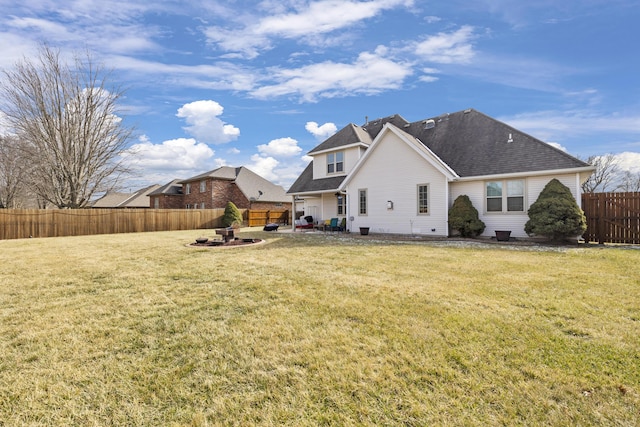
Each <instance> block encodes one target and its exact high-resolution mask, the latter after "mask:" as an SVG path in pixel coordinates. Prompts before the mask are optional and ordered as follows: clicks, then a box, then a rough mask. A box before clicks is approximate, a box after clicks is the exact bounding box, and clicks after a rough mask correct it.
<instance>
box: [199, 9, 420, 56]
mask: <svg viewBox="0 0 640 427" xmlns="http://www.w3.org/2000/svg"><path fill="white" fill-rule="evenodd" d="M412 5H413V0H370V1H366V2H362V1H348V0H320V1H314V2H308V3H307V2H295V3H293V4H292V6H293V7H294V8H293V9H286V8H285V7H284V5H282V3H281V4H279V5H278V6H277V7H275V8H274V10H272V14H271V15H268V16H265V17H263V18H259V19H257V20H256V21H255V22H252V21H250V20H247V19H246V17H243V19H244V22H243V23H238V24H239V25H242V24H244V23H246V22H251V23H250V24H249V25H244V26H242V27H240V29H231V30H230V29H226V28H222V27H217V26H214V27H209V28H207V29H206V30H205V35H206V36H207V38H208V41H209V43H211V44H214V45H216V46H218V47H219V48H220V49H222V50H225V51H231V52H238V53H241V54H242V55H243V56H245V57H247V58H255V57H256V56H257V55H259V54H260V51H264V50H269V49H271V47H272V43H271V38H284V39H296V40H300V39H303V40H307V41H308V40H309V39H314V40H315V41H314V43H313V44H322V42H318V38H319V36H321V35H324V34H327V33H331V32H335V31H336V30H340V29H349V30H352V29H353V28H354V27H355V26H356V25H357V24H358V23H359V22H361V21H364V20H366V19H370V18H373V17H375V16H377V15H379V14H380V13H383V12H384V11H385V10H389V9H394V8H397V7H410V6H412ZM265 6H266V5H265ZM269 6H273V3H269ZM337 39H340V37H338V38H337ZM324 43H329V44H330V39H325V40H324Z"/></svg>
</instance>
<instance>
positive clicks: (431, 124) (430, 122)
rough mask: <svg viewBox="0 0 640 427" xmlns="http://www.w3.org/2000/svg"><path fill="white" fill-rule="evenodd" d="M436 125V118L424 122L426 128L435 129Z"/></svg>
mask: <svg viewBox="0 0 640 427" xmlns="http://www.w3.org/2000/svg"><path fill="white" fill-rule="evenodd" d="M434 127H436V122H435V120H433V119H429V120H427V121H426V122H424V128H425V129H433V128H434Z"/></svg>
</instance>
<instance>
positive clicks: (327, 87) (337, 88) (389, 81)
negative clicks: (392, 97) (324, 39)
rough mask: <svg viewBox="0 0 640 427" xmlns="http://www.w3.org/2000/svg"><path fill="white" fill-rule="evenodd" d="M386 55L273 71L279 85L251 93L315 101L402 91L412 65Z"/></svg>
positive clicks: (380, 51)
mask: <svg viewBox="0 0 640 427" xmlns="http://www.w3.org/2000/svg"><path fill="white" fill-rule="evenodd" d="M386 53H387V52H386V49H385V48H383V47H378V48H377V49H376V51H375V52H374V53H370V52H363V53H361V54H360V55H359V56H358V58H357V59H356V61H355V62H354V63H352V64H345V63H336V62H332V61H325V62H322V63H318V64H312V65H308V66H305V67H301V68H298V69H288V70H287V69H272V70H271V71H272V78H273V79H274V80H276V81H278V83H276V84H273V85H266V86H262V87H261V88H258V89H256V90H254V91H252V92H251V94H252V95H253V96H255V97H256V98H259V99H267V98H274V97H278V96H285V95H295V96H297V97H300V98H301V99H302V100H303V101H307V102H315V101H316V100H317V98H319V97H320V98H337V97H345V96H354V95H361V94H368V95H371V94H376V93H380V92H382V91H384V90H389V89H398V88H399V87H401V85H402V82H403V81H404V79H405V78H406V77H407V76H409V75H410V74H412V72H413V71H412V69H411V66H410V65H409V64H402V63H397V62H394V61H392V60H390V59H386V58H384V57H383V56H384V55H385V54H386Z"/></svg>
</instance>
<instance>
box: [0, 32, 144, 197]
mask: <svg viewBox="0 0 640 427" xmlns="http://www.w3.org/2000/svg"><path fill="white" fill-rule="evenodd" d="M4 77H5V78H4V79H3V81H2V83H1V84H0V95H2V98H4V99H3V103H2V105H0V109H1V110H2V111H3V112H4V113H5V115H6V117H7V121H8V123H9V126H10V131H12V132H14V133H15V135H16V136H17V137H18V138H20V139H21V140H23V141H24V142H25V143H26V144H25V148H24V153H23V154H24V158H25V159H26V160H27V161H28V162H29V165H30V173H29V176H30V185H31V188H32V190H33V192H34V193H35V194H36V195H37V196H38V197H39V198H40V199H42V200H45V201H48V202H50V203H52V204H53V205H55V206H57V207H59V208H81V207H84V206H86V205H87V204H88V203H89V202H90V200H91V198H92V196H93V195H94V194H96V193H98V192H103V191H108V190H110V189H113V188H115V187H116V186H117V185H118V182H119V180H120V179H121V178H122V177H123V176H124V175H126V173H127V172H128V171H127V168H126V167H125V165H124V163H123V161H122V158H121V154H123V153H124V152H125V151H126V147H127V144H128V142H129V140H130V138H131V136H132V132H133V129H132V128H129V127H126V126H124V125H123V123H122V121H121V118H120V114H119V111H118V107H117V103H118V101H119V100H120V99H121V97H122V96H123V95H124V91H123V90H121V88H120V87H118V86H113V87H107V83H108V78H109V77H110V74H109V73H108V72H105V70H104V69H103V68H102V66H97V65H96V64H95V63H94V62H93V60H92V58H91V55H90V54H88V53H87V54H86V55H85V56H83V57H80V56H76V57H75V58H74V63H73V66H70V65H69V64H67V63H66V62H64V61H63V60H62V58H61V55H60V51H59V50H55V49H52V48H50V47H49V46H46V45H43V46H41V48H40V52H39V56H38V58H37V60H36V62H33V61H31V60H28V59H26V58H25V59H24V60H22V61H21V62H19V63H17V64H16V65H15V67H14V68H13V69H12V70H5V71H4Z"/></svg>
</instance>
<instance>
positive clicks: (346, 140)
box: [309, 123, 373, 154]
mask: <svg viewBox="0 0 640 427" xmlns="http://www.w3.org/2000/svg"><path fill="white" fill-rule="evenodd" d="M372 141H373V140H372V138H371V136H370V135H369V133H367V132H366V131H365V130H364V129H362V128H361V127H359V126H356V125H354V124H353V123H349V124H348V125H347V126H345V127H343V128H342V129H340V130H339V131H338V132H336V133H335V134H333V135H332V136H330V137H329V138H327V139H326V140H325V141H324V142H322V143H321V144H320V145H318V146H317V147H315V148H314V149H313V150H311V151H310V152H309V154H313V153H319V152H321V151H325V150H332V149H334V148H338V147H344V146H347V145H352V144H364V145H369V144H371V142H372Z"/></svg>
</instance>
